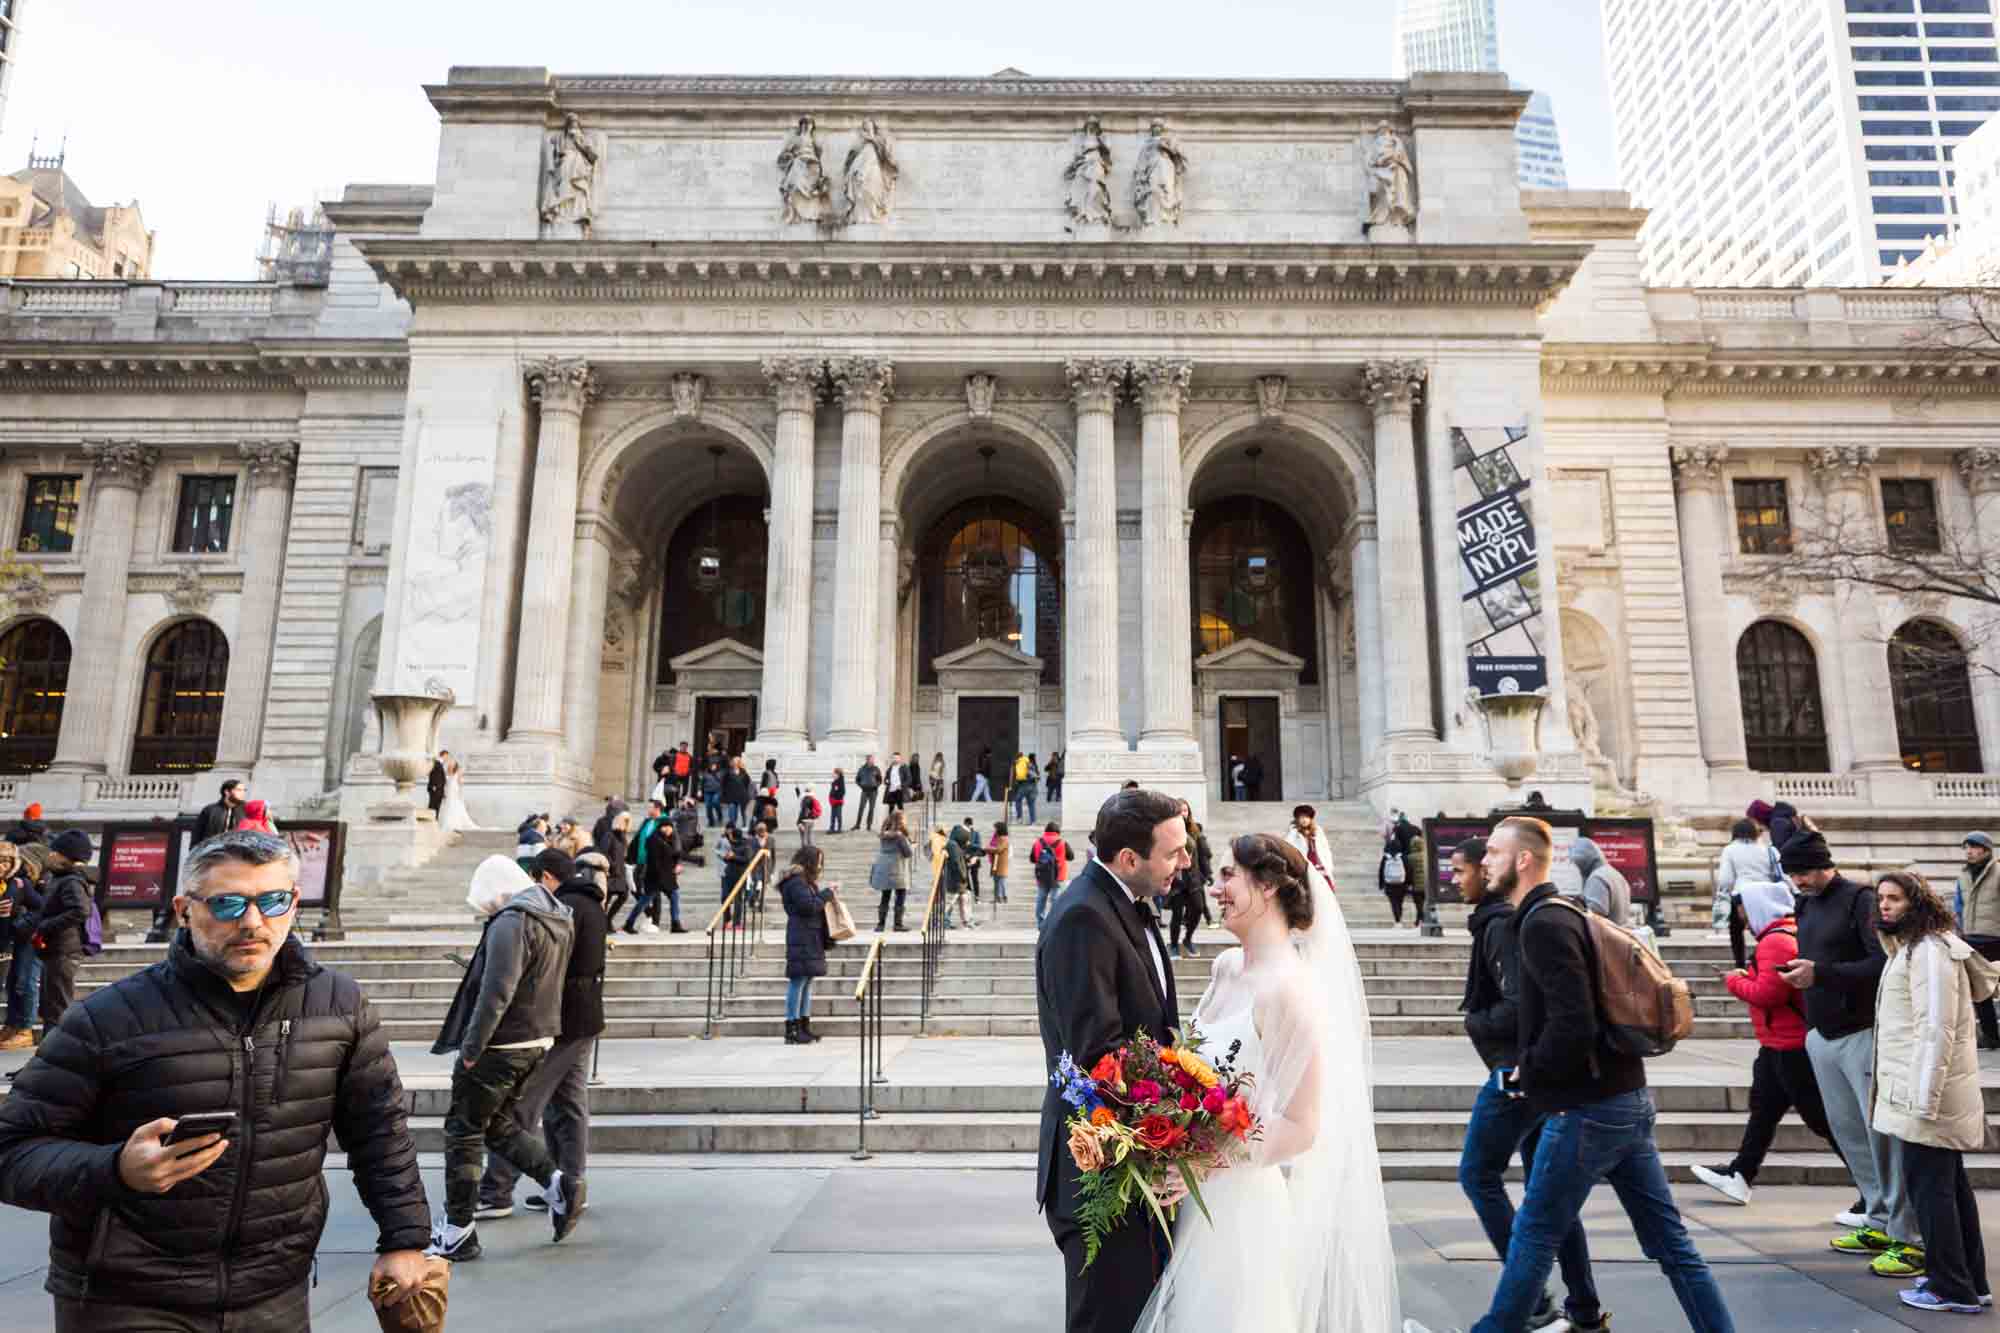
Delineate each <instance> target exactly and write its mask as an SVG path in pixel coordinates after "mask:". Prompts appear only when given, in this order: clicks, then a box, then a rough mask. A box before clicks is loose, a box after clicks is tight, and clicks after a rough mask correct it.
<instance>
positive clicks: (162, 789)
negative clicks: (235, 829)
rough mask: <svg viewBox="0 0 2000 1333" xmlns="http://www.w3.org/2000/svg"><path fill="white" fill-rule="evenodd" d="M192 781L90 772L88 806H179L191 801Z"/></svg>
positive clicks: (85, 785)
mask: <svg viewBox="0 0 2000 1333" xmlns="http://www.w3.org/2000/svg"><path fill="white" fill-rule="evenodd" d="M191 781H192V779H190V778H180V777H127V778H121V777H97V776H90V777H86V778H85V779H84V783H83V803H84V804H85V805H86V806H92V805H143V806H151V807H154V808H161V807H164V808H167V809H173V810H179V809H180V808H181V807H182V806H183V805H185V804H186V803H187V796H188V784H189V783H190V782H191ZM0 799H5V798H4V797H0Z"/></svg>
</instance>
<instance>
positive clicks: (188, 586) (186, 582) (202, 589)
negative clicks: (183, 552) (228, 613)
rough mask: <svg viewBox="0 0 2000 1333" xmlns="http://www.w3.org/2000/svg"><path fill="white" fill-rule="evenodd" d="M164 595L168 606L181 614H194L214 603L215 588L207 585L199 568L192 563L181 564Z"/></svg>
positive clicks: (203, 610)
mask: <svg viewBox="0 0 2000 1333" xmlns="http://www.w3.org/2000/svg"><path fill="white" fill-rule="evenodd" d="M166 597H167V605H168V606H171V607H172V608H174V610H176V611H178V612H180V613H181V614H182V615H186V616H194V615H200V614H202V613H203V612H205V611H207V610H208V608H209V607H210V606H212V605H213V604H214V602H215V590H214V589H213V588H211V587H209V586H208V583H207V581H206V580H204V579H203V578H202V576H201V572H200V571H199V570H197V569H195V568H194V567H193V566H192V565H183V566H181V568H180V570H179V572H178V573H176V574H175V575H174V584H173V587H171V588H169V589H168V590H167V594H166Z"/></svg>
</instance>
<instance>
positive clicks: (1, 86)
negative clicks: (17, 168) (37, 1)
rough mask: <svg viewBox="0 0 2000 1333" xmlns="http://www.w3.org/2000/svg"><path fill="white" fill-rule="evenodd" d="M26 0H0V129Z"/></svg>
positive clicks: (2, 127)
mask: <svg viewBox="0 0 2000 1333" xmlns="http://www.w3.org/2000/svg"><path fill="white" fill-rule="evenodd" d="M27 3H28V0H0V129H4V128H5V127H6V124H7V85H8V84H10V83H12V82H13V81H14V58H15V54H16V52H17V50H18V49H19V47H20V40H21V10H22V8H23V7H24V6H25V5H26V4H27Z"/></svg>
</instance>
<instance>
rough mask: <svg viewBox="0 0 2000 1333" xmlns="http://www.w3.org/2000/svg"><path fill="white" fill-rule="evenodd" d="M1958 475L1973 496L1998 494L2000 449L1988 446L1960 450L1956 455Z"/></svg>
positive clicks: (1999, 488)
mask: <svg viewBox="0 0 2000 1333" xmlns="http://www.w3.org/2000/svg"><path fill="white" fill-rule="evenodd" d="M1958 475H1959V476H1961V477H1964V478H1965V485H1966V489H1967V490H1970V491H1971V492H1972V493H1973V494H1974V495H1992V494H1994V493H1996V492H2000V448H1995V447H1994V446H1993V445H1990V444H1981V445H1975V446H1973V447H1972V448H1970V449H1962V450H1960V451H1959V455H1958Z"/></svg>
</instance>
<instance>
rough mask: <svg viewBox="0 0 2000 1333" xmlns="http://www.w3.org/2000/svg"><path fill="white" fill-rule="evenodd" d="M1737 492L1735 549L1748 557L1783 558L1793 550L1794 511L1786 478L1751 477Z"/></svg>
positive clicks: (1744, 481) (1737, 487)
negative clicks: (1786, 493) (1769, 556)
mask: <svg viewBox="0 0 2000 1333" xmlns="http://www.w3.org/2000/svg"><path fill="white" fill-rule="evenodd" d="M1733 486H1734V489H1735V491H1736V549H1737V550H1739V551H1741V552H1742V553H1743V554H1745V555H1784V554H1785V553H1786V552H1788V551H1790V550H1791V549H1792V511H1791V507H1790V505H1788V504H1787V503H1786V500H1785V483H1784V480H1783V478H1778V477H1770V478H1750V479H1745V480H1739V481H1737V482H1734V483H1733Z"/></svg>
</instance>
